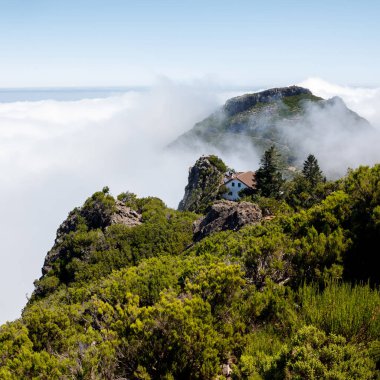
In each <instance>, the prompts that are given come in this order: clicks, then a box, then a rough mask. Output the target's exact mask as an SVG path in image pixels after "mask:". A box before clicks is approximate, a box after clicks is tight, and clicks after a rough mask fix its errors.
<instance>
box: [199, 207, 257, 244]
mask: <svg viewBox="0 0 380 380" xmlns="http://www.w3.org/2000/svg"><path fill="white" fill-rule="evenodd" d="M261 220H262V212H261V209H260V207H259V206H258V205H256V204H254V203H249V202H240V203H237V202H232V201H226V200H221V201H217V202H215V203H214V204H213V205H212V206H210V207H209V209H208V212H207V214H206V216H205V217H203V218H201V219H199V220H197V221H196V222H195V223H194V241H199V240H201V239H203V238H204V237H205V236H207V235H210V234H211V233H213V232H218V231H224V230H234V231H236V230H239V229H240V228H242V227H243V226H245V225H247V224H254V223H258V222H260V221H261Z"/></svg>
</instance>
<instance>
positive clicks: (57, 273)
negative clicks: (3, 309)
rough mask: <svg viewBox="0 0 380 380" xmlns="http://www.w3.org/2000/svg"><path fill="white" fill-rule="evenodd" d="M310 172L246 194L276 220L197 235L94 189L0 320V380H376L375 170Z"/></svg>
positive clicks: (140, 202) (184, 223) (184, 222)
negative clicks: (15, 311) (29, 288)
mask: <svg viewBox="0 0 380 380" xmlns="http://www.w3.org/2000/svg"><path fill="white" fill-rule="evenodd" d="M264 174H265V173H264ZM307 175H308V174H307V173H306V172H305V173H304V174H303V175H300V177H297V178H295V179H294V180H292V181H291V182H288V183H284V184H283V186H284V187H283V190H282V191H280V192H278V193H273V194H272V193H271V194H270V197H266V198H265V197H264V196H263V194H257V195H255V196H252V197H251V198H249V197H247V198H246V199H245V201H254V202H258V204H259V205H260V206H261V207H262V208H263V210H266V212H267V213H268V212H269V213H271V214H272V215H271V217H268V218H264V219H263V221H262V222H260V223H258V224H255V225H250V226H245V227H244V228H242V229H240V230H239V231H223V232H217V233H214V234H211V235H210V236H208V237H205V238H204V239H202V240H201V241H199V242H197V243H194V242H193V222H194V221H195V220H196V219H198V218H199V215H196V214H194V213H192V212H183V211H175V210H172V209H169V208H167V207H166V206H165V205H164V204H163V202H162V201H160V200H159V199H157V198H142V199H138V198H137V197H135V196H134V195H133V194H130V193H124V194H121V195H120V196H119V197H118V199H117V200H115V199H114V198H113V197H112V196H111V195H110V194H109V193H108V189H107V188H105V189H103V191H101V192H97V193H95V194H94V195H93V196H92V197H90V198H89V199H88V200H87V201H86V202H85V204H84V206H83V207H81V208H77V209H75V210H74V211H73V212H71V213H70V215H69V217H68V219H67V220H66V221H65V222H64V223H63V225H62V226H61V227H60V229H59V230H58V233H57V239H56V241H55V244H54V247H53V249H52V251H50V252H49V254H48V256H47V259H46V261H45V266H44V272H43V276H42V277H41V278H40V279H39V280H38V281H36V290H35V292H34V294H33V296H32V297H31V299H30V300H29V302H28V304H27V305H26V307H25V309H24V310H23V313H22V317H21V318H20V319H19V320H16V321H14V322H11V323H7V324H5V325H3V326H1V327H0V378H1V379H226V378H229V379H341V380H344V379H376V378H378V376H379V369H380V318H379V314H380V293H379V288H378V286H379V272H378V268H379V246H380V241H379V240H380V165H376V166H374V167H372V168H369V167H360V168H359V169H357V170H354V171H350V172H349V173H348V174H347V176H346V177H345V178H343V179H342V180H340V181H339V182H337V183H333V184H331V183H326V182H323V180H322V177H318V178H319V182H318V184H314V185H313V186H311V182H310V181H311V179H312V178H309V177H308V176H307ZM313 178H314V177H313ZM266 183H267V182H266ZM124 207H125V208H124ZM131 213H132V214H131ZM116 215H119V216H120V215H134V218H136V219H134V220H136V223H133V225H130V224H129V225H128V223H125V222H124V219H120V218H119V219H118V218H117V217H116Z"/></svg>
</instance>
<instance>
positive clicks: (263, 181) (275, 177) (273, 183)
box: [256, 145, 285, 198]
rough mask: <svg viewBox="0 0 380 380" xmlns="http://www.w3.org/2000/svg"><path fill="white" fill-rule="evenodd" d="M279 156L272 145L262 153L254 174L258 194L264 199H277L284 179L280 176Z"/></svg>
mask: <svg viewBox="0 0 380 380" xmlns="http://www.w3.org/2000/svg"><path fill="white" fill-rule="evenodd" d="M280 169H281V156H280V154H279V153H278V152H277V150H276V148H275V147H274V145H272V146H271V147H270V148H269V149H268V150H266V151H265V152H264V155H263V157H262V158H261V161H260V168H259V169H258V170H257V172H256V182H257V189H258V191H259V194H260V195H262V196H264V197H268V198H269V197H270V198H279V197H280V195H281V188H282V185H283V184H284V182H285V181H284V179H283V178H282V174H281V171H280Z"/></svg>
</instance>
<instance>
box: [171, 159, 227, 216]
mask: <svg viewBox="0 0 380 380" xmlns="http://www.w3.org/2000/svg"><path fill="white" fill-rule="evenodd" d="M226 169H227V167H226V165H225V164H224V163H223V161H222V160H221V159H220V158H218V157H216V156H202V157H201V158H199V159H198V160H197V162H196V163H195V165H194V166H192V167H191V168H190V170H189V180H188V184H187V186H186V188H185V195H184V197H183V199H182V200H181V202H180V203H179V206H178V210H180V211H194V212H199V213H202V212H204V211H205V209H206V208H207V207H208V206H209V205H210V204H211V203H212V202H213V201H214V200H216V199H217V197H218V195H219V189H220V185H221V184H222V183H223V177H224V174H225V172H226Z"/></svg>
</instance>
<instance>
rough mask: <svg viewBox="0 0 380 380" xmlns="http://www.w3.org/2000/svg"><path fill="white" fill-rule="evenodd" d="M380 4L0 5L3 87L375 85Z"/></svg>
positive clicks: (111, 0)
mask: <svg viewBox="0 0 380 380" xmlns="http://www.w3.org/2000/svg"><path fill="white" fill-rule="evenodd" d="M379 18H380V2H379V1H378V0H376V1H375V0H364V1H361V2H359V1H350V0H346V1H340V0H330V1H327V0H319V1H305V0H303V1H279V0H277V1H275V0H266V1H263V0H261V1H244V0H235V1H225V0H218V1H206V0H203V1H198V0H194V1H185V0H183V1H179V0H177V1H169V0H163V1H158V0H156V1H145V0H139V1H137V0H136V1H128V0H0V49H1V50H0V51H1V56H0V88H1V87H2V88H4V87H51V86H135V85H150V84H152V83H153V82H154V81H155V80H156V78H157V77H159V76H168V77H170V78H173V79H176V80H181V81H192V80H198V79H201V80H204V79H205V78H206V79H209V80H210V81H211V82H213V83H218V84H220V85H222V86H247V87H249V86H254V87H258V86H271V85H287V84H290V83H298V82H300V81H302V80H304V79H306V78H308V77H322V78H324V79H326V80H328V81H333V82H335V83H340V84H350V85H363V86H378V85H380V74H379V67H380V49H379V48H378V45H379V42H380V23H379V22H378V20H379Z"/></svg>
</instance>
